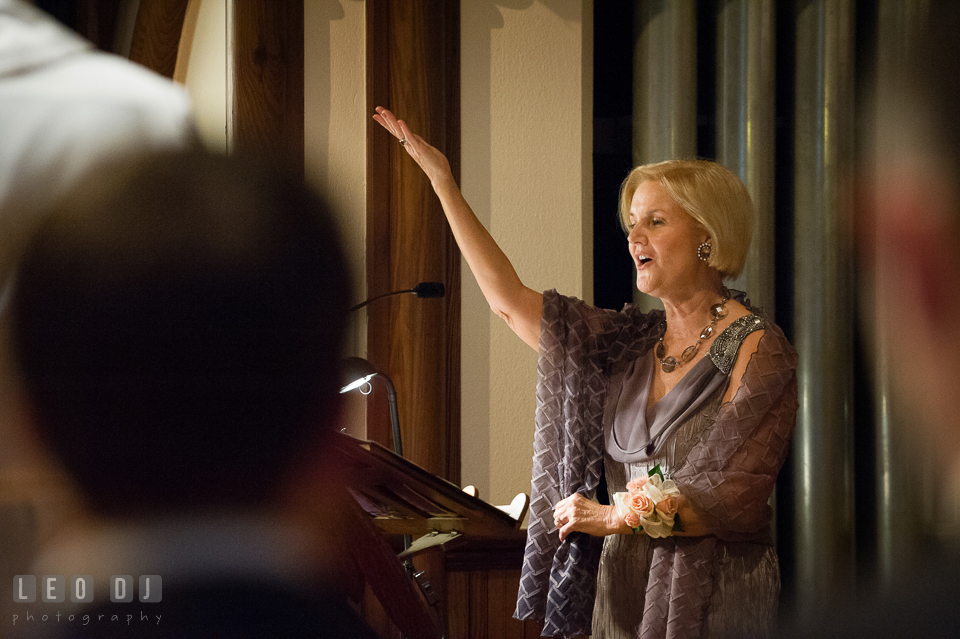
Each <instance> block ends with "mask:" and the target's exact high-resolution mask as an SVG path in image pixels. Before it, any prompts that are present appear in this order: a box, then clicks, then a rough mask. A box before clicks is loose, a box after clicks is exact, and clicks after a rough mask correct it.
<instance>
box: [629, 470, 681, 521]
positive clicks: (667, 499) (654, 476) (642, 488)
mask: <svg viewBox="0 0 960 639" xmlns="http://www.w3.org/2000/svg"><path fill="white" fill-rule="evenodd" d="M613 503H614V505H615V506H616V508H617V514H618V515H620V516H621V517H622V518H623V520H624V522H626V524H627V525H628V526H630V528H632V529H633V532H635V533H639V532H640V530H641V529H642V530H643V531H644V532H646V533H647V534H648V535H650V536H651V537H667V536H669V535H670V534H672V533H673V527H674V524H675V522H676V517H677V509H678V508H679V506H680V489H679V488H677V485H676V484H675V483H674V482H673V480H672V479H664V478H663V472H662V471H661V470H660V466H659V465H658V466H656V467H655V468H654V469H653V470H651V471H650V475H649V476H648V477H639V478H637V479H632V480H630V482H628V483H627V492H625V493H616V494H614V496H613Z"/></svg>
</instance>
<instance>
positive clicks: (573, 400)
mask: <svg viewBox="0 0 960 639" xmlns="http://www.w3.org/2000/svg"><path fill="white" fill-rule="evenodd" d="M741 299H742V298H741ZM743 301H745V300H743ZM662 317H663V312H662V311H652V312H650V313H646V314H644V313H641V312H640V311H639V310H637V309H636V308H635V307H633V306H631V305H628V306H627V307H625V308H624V310H623V311H621V312H616V311H609V310H604V309H598V308H595V307H592V306H589V305H587V304H585V303H583V302H581V301H580V300H577V299H576V298H570V297H565V296H561V295H559V294H558V293H557V292H556V291H547V292H546V293H545V294H544V306H543V320H542V322H541V335H540V356H539V365H538V384H537V416H536V433H535V437H534V460H533V462H534V463H533V465H534V468H533V479H532V484H531V505H530V523H529V528H528V534H527V546H526V551H525V555H524V563H523V570H522V574H521V581H520V591H519V594H518V600H517V609H516V612H515V614H514V616H515V617H517V618H518V619H542V620H543V621H544V630H543V635H544V636H561V637H573V636H576V635H581V634H583V635H589V634H590V633H591V627H592V616H593V607H594V600H595V596H596V575H597V569H598V566H599V560H600V553H601V548H602V540H601V539H600V538H595V537H591V536H589V535H585V534H581V533H573V534H571V535H570V536H568V537H567V539H566V540H564V541H563V542H562V543H561V542H560V541H559V535H558V532H557V528H556V527H555V526H554V525H553V507H554V505H555V504H556V503H557V502H558V501H560V500H561V499H563V498H565V497H567V496H569V495H571V494H573V493H576V492H579V493H581V494H583V495H584V496H586V497H588V498H589V497H592V496H593V495H594V493H595V491H596V488H597V484H598V482H599V478H600V473H601V470H602V464H603V449H604V444H603V426H602V425H603V412H604V407H605V404H606V395H607V383H608V381H609V376H610V375H611V374H612V373H614V372H616V371H618V370H622V369H623V368H625V367H626V365H627V364H628V363H629V362H631V361H632V360H634V359H636V358H637V357H638V356H640V355H641V354H643V353H645V352H647V351H649V350H650V349H651V348H652V347H653V346H654V344H655V343H656V341H657V338H658V337H659V324H660V322H661V320H662ZM795 369H796V352H795V350H794V349H793V347H792V346H791V345H790V344H789V342H787V340H786V338H785V337H784V336H783V333H782V332H781V331H780V329H779V328H777V327H776V326H775V325H774V324H773V323H772V322H769V321H767V324H766V328H765V333H764V336H763V338H762V339H761V342H760V347H759V350H758V351H757V353H755V354H754V356H753V358H752V359H751V361H750V364H749V366H748V368H747V372H746V374H745V375H744V377H743V382H742V384H741V388H740V390H739V391H738V393H737V395H736V397H735V399H734V401H732V402H728V403H726V404H723V405H722V406H721V408H720V410H719V411H718V413H717V416H716V420H715V422H714V423H712V424H711V425H710V426H709V427H708V428H706V429H704V431H703V434H702V435H701V438H700V439H699V441H698V442H697V443H695V444H694V445H693V446H692V448H691V449H690V451H689V453H688V455H687V460H686V463H685V464H683V466H682V467H680V468H678V471H677V473H676V474H675V475H674V480H675V481H676V482H677V485H678V486H679V487H680V489H681V491H682V492H683V494H684V495H685V496H686V497H687V498H688V499H689V500H690V501H691V502H692V504H693V505H694V506H695V507H696V508H697V509H698V510H699V511H701V515H702V519H703V520H704V521H705V522H707V523H708V525H709V526H710V528H711V529H712V530H713V531H714V535H712V536H707V537H668V538H665V539H660V540H653V541H655V542H656V543H655V544H654V548H653V557H652V561H651V564H650V575H649V579H648V581H647V591H646V597H645V602H644V601H641V600H640V598H641V596H642V595H641V594H639V593H638V595H637V598H638V599H637V605H638V606H643V609H644V613H643V623H642V626H641V628H640V629H638V632H637V635H636V636H638V637H642V638H643V639H654V638H659V637H699V636H701V632H700V631H701V628H702V626H703V620H704V616H705V612H706V610H707V607H708V605H709V603H710V598H711V593H712V591H713V587H714V584H713V571H714V558H715V556H716V555H717V545H718V544H722V543H724V541H730V542H736V541H738V540H740V539H750V538H751V537H752V536H755V534H756V533H757V532H758V531H760V530H762V529H764V527H766V526H767V525H768V524H769V518H770V509H769V507H768V506H767V499H768V497H769V495H770V492H771V491H772V489H773V485H774V483H775V480H776V474H777V472H778V471H779V469H780V467H781V465H782V464H783V460H784V458H785V455H786V451H787V447H788V446H789V443H790V439H791V436H792V432H793V424H794V419H795V414H796V407H797V399H796V377H795Z"/></svg>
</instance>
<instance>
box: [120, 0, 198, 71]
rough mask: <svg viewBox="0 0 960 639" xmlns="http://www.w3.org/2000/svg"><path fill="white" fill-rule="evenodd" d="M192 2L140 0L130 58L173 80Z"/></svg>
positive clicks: (180, 0) (185, 0)
mask: <svg viewBox="0 0 960 639" xmlns="http://www.w3.org/2000/svg"><path fill="white" fill-rule="evenodd" d="M187 2H188V0H140V6H139V8H138V9H137V21H136V23H135V25H134V28H133V41H132V42H131V43H130V59H131V60H133V61H134V62H138V63H140V64H142V65H143V66H145V67H147V68H148V69H153V70H154V71H156V72H157V73H159V74H160V75H162V76H164V77H167V78H172V77H173V70H174V68H175V67H176V66H177V49H178V48H179V46H180V34H181V33H182V32H183V19H184V17H185V16H186V14H187Z"/></svg>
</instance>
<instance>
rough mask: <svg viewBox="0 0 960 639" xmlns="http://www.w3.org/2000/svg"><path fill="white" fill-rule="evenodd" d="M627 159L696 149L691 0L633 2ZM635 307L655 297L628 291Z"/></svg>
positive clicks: (655, 158)
mask: <svg viewBox="0 0 960 639" xmlns="http://www.w3.org/2000/svg"><path fill="white" fill-rule="evenodd" d="M634 6H635V9H634V16H635V23H634V38H635V41H634V52H633V163H634V164H635V165H638V164H646V163H649V162H659V161H662V160H670V159H674V158H693V157H695V156H696V153H697V41H696V37H697V20H696V2H694V0H637V2H636V4H635V5H634ZM633 295H634V300H635V301H636V302H637V303H638V304H639V305H640V307H641V308H644V309H649V308H653V307H654V306H656V305H657V304H656V301H655V300H653V299H652V298H650V297H648V296H646V295H644V294H642V293H640V292H639V291H637V290H636V289H634V291H633Z"/></svg>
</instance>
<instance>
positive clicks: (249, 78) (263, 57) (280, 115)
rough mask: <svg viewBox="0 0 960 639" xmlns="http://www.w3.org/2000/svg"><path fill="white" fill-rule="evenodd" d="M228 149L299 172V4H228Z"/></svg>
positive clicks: (269, 0)
mask: <svg viewBox="0 0 960 639" xmlns="http://www.w3.org/2000/svg"><path fill="white" fill-rule="evenodd" d="M233 11H234V12H233V75H232V80H233V108H232V112H231V117H232V138H231V140H232V145H231V148H232V149H235V150H237V151H243V152H255V153H266V154H269V155H280V156H282V157H283V161H284V164H285V165H286V166H288V167H290V168H291V169H293V170H296V171H298V172H299V173H301V174H302V173H303V3H302V2H277V1H276V0H242V1H238V2H235V3H233Z"/></svg>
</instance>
